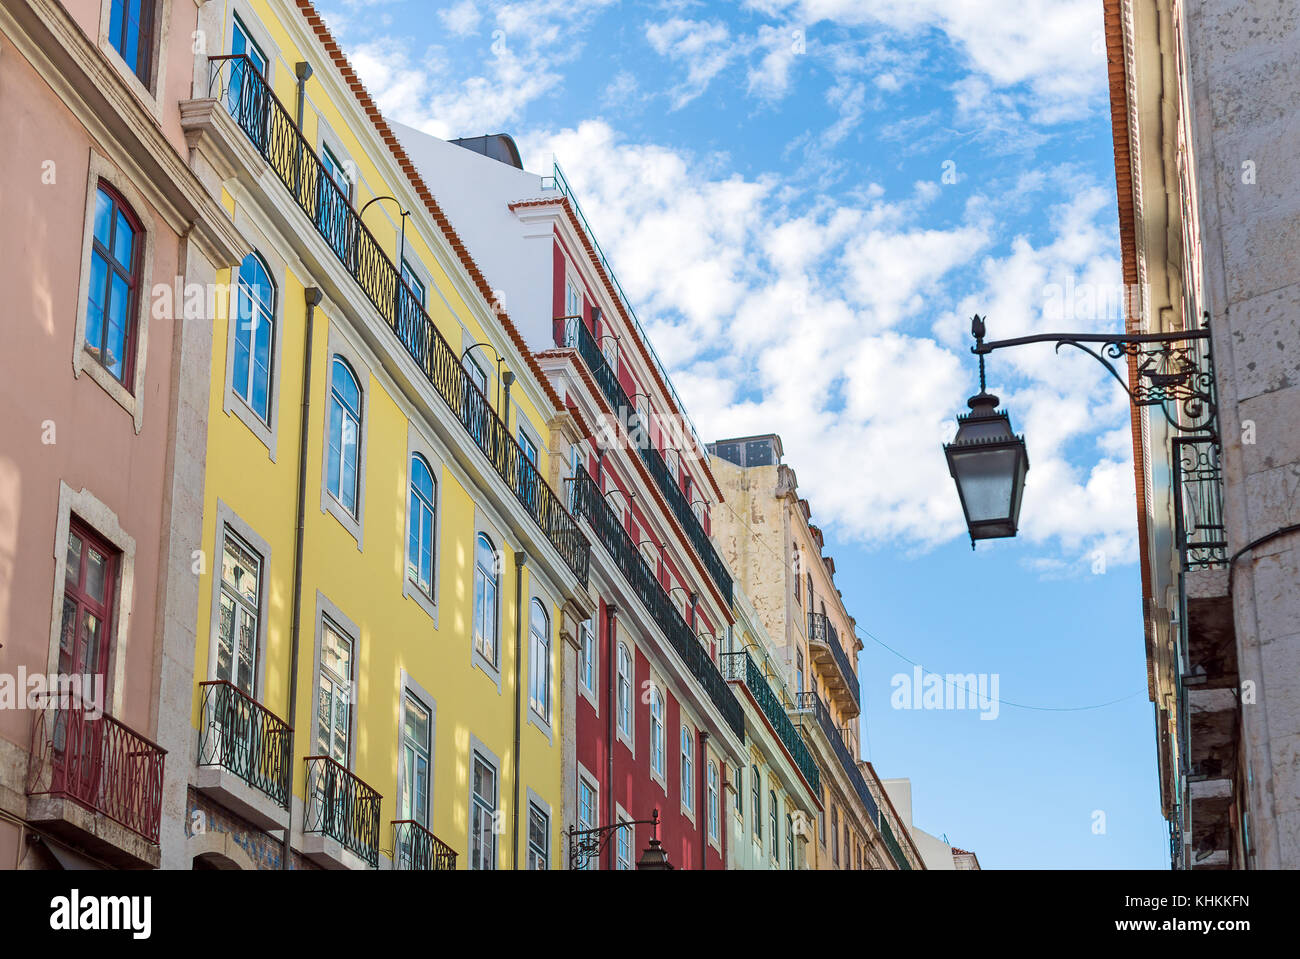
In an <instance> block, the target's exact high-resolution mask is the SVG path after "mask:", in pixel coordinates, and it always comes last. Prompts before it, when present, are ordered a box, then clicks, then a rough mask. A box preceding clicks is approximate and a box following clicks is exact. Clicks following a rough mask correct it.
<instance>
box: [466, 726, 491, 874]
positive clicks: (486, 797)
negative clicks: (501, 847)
mask: <svg viewBox="0 0 1300 959" xmlns="http://www.w3.org/2000/svg"><path fill="white" fill-rule="evenodd" d="M471 764H472V765H473V783H472V794H473V802H472V804H471V806H472V808H471V809H470V824H469V833H470V853H469V868H471V869H495V868H496V867H497V854H496V847H497V839H496V830H495V828H494V826H495V825H496V815H497V771H496V768H495V767H493V765H492V764H491V763H489V762H488V761H487V760H486V759H484V758H483V756H482V755H481V754H480V753H479V752H477V751H475V752H474V753H473V754H472V758H471Z"/></svg>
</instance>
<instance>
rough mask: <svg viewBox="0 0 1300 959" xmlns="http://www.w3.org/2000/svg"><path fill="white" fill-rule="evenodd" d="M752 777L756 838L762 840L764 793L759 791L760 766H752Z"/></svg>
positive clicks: (750, 771)
mask: <svg viewBox="0 0 1300 959" xmlns="http://www.w3.org/2000/svg"><path fill="white" fill-rule="evenodd" d="M749 775H750V777H751V780H752V781H751V782H750V788H751V789H752V791H753V797H754V838H755V839H758V840H762V838H763V795H762V793H761V792H760V791H759V790H760V789H761V786H760V785H759V778H758V766H751V767H750V770H749Z"/></svg>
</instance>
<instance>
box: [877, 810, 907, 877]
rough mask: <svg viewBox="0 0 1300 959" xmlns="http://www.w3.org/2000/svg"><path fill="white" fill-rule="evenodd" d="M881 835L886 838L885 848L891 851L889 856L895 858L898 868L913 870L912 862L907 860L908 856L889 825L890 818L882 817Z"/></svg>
mask: <svg viewBox="0 0 1300 959" xmlns="http://www.w3.org/2000/svg"><path fill="white" fill-rule="evenodd" d="M880 835H881V836H882V837H883V838H884V840H885V848H886V849H888V850H889V855H890V856H892V857H893V859H894V862H895V863H896V864H897V865H898V868H899V869H911V868H912V862H911V860H909V859H908V858H907V855H906V854H905V853H904V852H903V847H902V846H901V845H899V843H898V839H897V838H895V836H894V830H893V828H892V827H891V826H890V825H889V817H888V816H882V817H881V818H880Z"/></svg>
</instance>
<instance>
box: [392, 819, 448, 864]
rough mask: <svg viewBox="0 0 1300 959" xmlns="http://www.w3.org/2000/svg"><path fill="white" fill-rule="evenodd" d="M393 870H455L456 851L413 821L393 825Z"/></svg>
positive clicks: (399, 821) (396, 822) (398, 821)
mask: <svg viewBox="0 0 1300 959" xmlns="http://www.w3.org/2000/svg"><path fill="white" fill-rule="evenodd" d="M393 868H394V869H455V868H456V851H455V850H454V849H452V848H451V847H450V846H448V845H447V844H446V843H445V842H443V841H442V840H441V839H439V838H438V837H437V836H435V835H434V834H433V833H431V832H429V830H427V829H425V828H424V827H423V826H421V825H420V824H419V823H418V822H416V821H415V820H414V819H398V820H396V821H395V822H394V823H393Z"/></svg>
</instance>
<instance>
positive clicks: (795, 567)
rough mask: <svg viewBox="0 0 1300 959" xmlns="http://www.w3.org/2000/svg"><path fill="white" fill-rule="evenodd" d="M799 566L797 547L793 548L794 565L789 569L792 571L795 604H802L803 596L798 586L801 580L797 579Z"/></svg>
mask: <svg viewBox="0 0 1300 959" xmlns="http://www.w3.org/2000/svg"><path fill="white" fill-rule="evenodd" d="M799 566H800V559H799V547H798V546H796V547H795V548H794V565H793V566H792V567H791V568H792V569H793V570H794V601H795V602H796V603H802V602H803V596H802V593H801V590H800V586H799V584H800V582H801V580H800V579H799Z"/></svg>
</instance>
